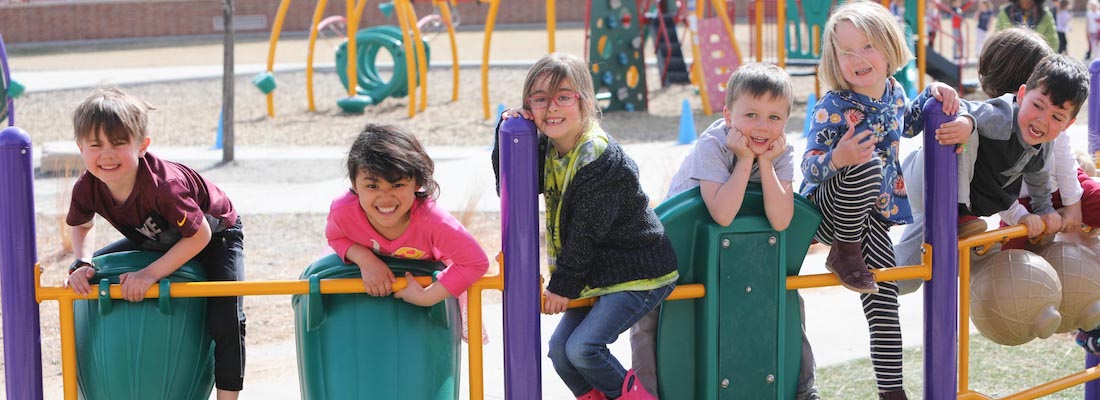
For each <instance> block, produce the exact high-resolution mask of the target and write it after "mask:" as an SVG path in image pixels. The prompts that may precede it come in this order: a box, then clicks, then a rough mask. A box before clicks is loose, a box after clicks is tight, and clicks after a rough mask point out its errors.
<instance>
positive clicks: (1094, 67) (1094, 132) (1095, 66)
mask: <svg viewBox="0 0 1100 400" xmlns="http://www.w3.org/2000/svg"><path fill="white" fill-rule="evenodd" d="M1089 75H1090V79H1089V154H1092V155H1093V156H1095V155H1096V152H1097V151H1100V119H1097V118H1100V58H1098V59H1095V60H1092V62H1091V63H1089ZM1093 121H1098V122H1097V123H1094V122H1093Z"/></svg>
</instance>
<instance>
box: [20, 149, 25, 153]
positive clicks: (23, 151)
mask: <svg viewBox="0 0 1100 400" xmlns="http://www.w3.org/2000/svg"><path fill="white" fill-rule="evenodd" d="M19 152H20V153H23V154H27V149H23V150H20V151H19Z"/></svg>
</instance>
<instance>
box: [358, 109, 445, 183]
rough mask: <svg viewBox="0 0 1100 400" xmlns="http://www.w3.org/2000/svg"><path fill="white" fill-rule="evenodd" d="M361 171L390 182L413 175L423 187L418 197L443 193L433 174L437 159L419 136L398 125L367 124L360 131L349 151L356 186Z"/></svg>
mask: <svg viewBox="0 0 1100 400" xmlns="http://www.w3.org/2000/svg"><path fill="white" fill-rule="evenodd" d="M360 172H362V173H365V174H368V175H370V176H374V177H377V178H380V179H385V180H387V181H389V182H397V181H399V180H402V179H406V178H412V179H413V180H415V181H416V185H417V186H418V187H419V190H417V192H416V197H418V198H431V199H435V198H436V197H437V196H438V195H439V184H438V183H436V182H435V179H434V178H432V174H434V173H435V163H434V162H432V159H431V157H428V153H427V152H425V151H424V146H421V145H420V141H419V140H416V137H415V136H413V135H412V134H411V133H409V132H408V131H406V130H405V129H403V128H401V127H398V126H396V125H383V124H367V125H366V126H364V127H363V130H362V131H361V132H359V137H357V138H355V142H354V143H352V144H351V150H350V151H348V178H349V179H351V186H352V187H353V188H354V187H355V178H356V176H357V175H358V174H359V173H360Z"/></svg>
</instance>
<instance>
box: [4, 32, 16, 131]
mask: <svg viewBox="0 0 1100 400" xmlns="http://www.w3.org/2000/svg"><path fill="white" fill-rule="evenodd" d="M0 66H3V67H4V76H0V79H3V80H4V82H5V83H7V84H8V85H10V84H11V71H10V70H9V69H8V52H7V49H6V48H5V47H4V35H0ZM8 85H4V87H7V86H8ZM0 97H2V98H5V99H7V98H8V96H6V95H5V96H0ZM8 126H15V101H13V100H12V99H8Z"/></svg>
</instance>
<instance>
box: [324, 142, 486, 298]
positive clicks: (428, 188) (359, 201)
mask: <svg viewBox="0 0 1100 400" xmlns="http://www.w3.org/2000/svg"><path fill="white" fill-rule="evenodd" d="M347 165H348V177H349V178H351V184H352V187H351V190H349V191H348V193H346V194H344V195H343V196H340V197H338V198H336V199H335V200H333V201H332V206H331V208H330V209H329V214H328V224H327V225H326V226H325V237H326V238H327V239H328V243H329V246H331V247H332V249H333V250H335V251H336V254H337V255H339V256H340V258H342V259H343V260H344V262H345V263H348V264H355V265H357V266H359V270H360V271H361V272H362V275H363V286H364V287H365V288H366V291H367V294H369V295H371V296H375V297H379V296H388V295H389V294H390V293H392V292H393V287H392V285H393V283H394V282H395V281H396V278H395V277H394V276H393V272H392V271H390V269H389V267H387V266H386V264H385V263H384V262H383V261H382V260H381V259H379V258H378V256H379V255H383V256H389V257H398V258H408V259H414V260H429V261H441V262H443V263H444V264H445V265H446V266H447V267H446V268H445V269H444V270H443V272H442V274H440V275H439V279H438V280H437V281H436V282H434V283H432V284H431V285H428V287H423V286H420V284H419V283H417V282H416V280H414V279H411V278H412V275H411V274H409V273H407V272H406V273H405V277H406V278H410V279H408V282H409V285H408V287H406V288H404V289H401V290H400V291H398V292H397V293H394V297H397V298H399V299H403V300H405V301H406V302H408V303H411V304H416V305H419V306H431V305H434V304H436V303H438V302H440V301H441V300H444V299H446V298H447V297H456V298H457V297H459V296H460V295H461V294H462V293H464V292H465V291H466V289H467V288H469V287H470V285H471V284H473V283H474V281H476V280H478V279H480V278H481V277H482V276H483V275H485V271H486V270H487V269H488V268H489V259H488V258H487V257H486V256H485V252H483V251H482V250H481V246H480V245H479V244H478V243H477V241H476V240H474V237H473V236H471V235H470V233H469V232H467V231H466V228H464V227H463V226H462V224H460V223H459V222H458V220H456V219H455V218H454V217H453V216H451V215H450V214H448V213H447V212H446V211H444V210H442V209H440V208H439V207H437V206H436V204H435V201H434V199H435V197H436V194H437V192H438V191H439V185H438V184H437V183H436V182H435V180H433V179H432V173H433V171H434V170H435V164H434V163H433V162H432V159H431V158H430V157H428V154H427V153H426V152H425V151H424V148H423V147H422V146H421V145H420V142H419V141H417V140H416V137H414V136H413V135H412V134H410V133H408V132H406V131H405V130H404V129H401V128H399V127H397V126H393V125H378V124H367V126H366V127H364V128H363V131H362V132H361V133H359V137H358V138H356V139H355V143H353V144H352V145H351V151H349V152H348V162H347Z"/></svg>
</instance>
